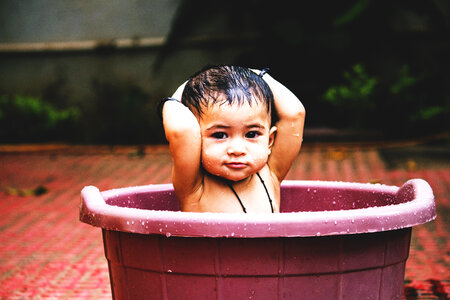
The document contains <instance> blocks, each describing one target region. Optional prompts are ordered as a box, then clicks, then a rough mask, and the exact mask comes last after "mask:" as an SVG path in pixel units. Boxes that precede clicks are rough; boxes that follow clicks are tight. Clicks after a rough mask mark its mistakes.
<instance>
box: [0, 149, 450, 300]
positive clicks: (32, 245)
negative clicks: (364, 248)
mask: <svg viewBox="0 0 450 300" xmlns="http://www.w3.org/2000/svg"><path fill="white" fill-rule="evenodd" d="M143 154H144V155H143ZM170 166H171V159H170V154H169V152H168V149H167V147H165V146H157V147H145V148H143V149H135V148H130V147H128V148H127V147H123V148H118V147H115V148H109V147H88V146H78V147H68V146H61V145H59V146H58V145H56V146H55V145H47V146H46V147H4V146H3V147H0V216H1V218H0V299H42V298H49V299H110V298H111V292H110V284H109V278H108V269H107V263H106V260H105V258H104V254H103V244H102V238H101V232H100V229H98V228H94V227H90V226H88V225H86V224H83V223H80V222H79V221H78V205H79V194H80V191H81V189H82V188H83V187H84V186H86V185H95V186H97V187H99V188H100V190H106V189H110V188H117V187H125V186H133V185H145V184H150V183H166V182H169V180H170ZM411 178H423V179H425V180H426V181H428V182H429V183H430V185H431V186H432V188H433V190H434V194H435V197H436V202H437V210H438V218H437V220H436V221H434V222H431V223H428V224H425V225H420V226H416V227H414V230H413V237H412V241H411V251H410V258H409V260H408V262H407V267H406V276H405V299H448V298H449V296H448V293H449V291H450V283H449V279H450V278H449V273H450V272H449V263H450V240H449V237H450V235H449V233H450V232H449V228H450V226H449V223H450V218H449V209H450V196H449V195H450V193H449V188H450V169H449V168H448V167H446V166H439V165H437V166H434V167H427V168H423V167H421V166H420V164H419V165H417V164H415V163H413V164H408V165H407V166H406V167H398V168H394V169H389V168H387V166H386V163H385V161H383V159H382V157H381V156H380V152H379V149H378V148H377V147H370V146H365V147H355V146H349V145H320V144H318V145H305V146H304V148H303V149H302V152H301V154H300V155H299V157H298V159H297V161H296V162H295V164H294V166H293V167H292V170H291V172H290V173H289V175H288V178H287V179H302V180H313V179H314V180H341V181H355V182H380V183H384V184H389V185H401V184H403V183H404V182H405V181H407V180H408V179H411ZM36 194H41V195H36Z"/></svg>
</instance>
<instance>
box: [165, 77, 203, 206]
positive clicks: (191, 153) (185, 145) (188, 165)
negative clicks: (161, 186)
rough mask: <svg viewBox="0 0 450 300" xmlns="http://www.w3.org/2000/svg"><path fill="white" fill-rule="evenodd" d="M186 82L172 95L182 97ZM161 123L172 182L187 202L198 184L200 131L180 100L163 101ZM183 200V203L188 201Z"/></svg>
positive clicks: (190, 113)
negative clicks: (170, 163)
mask: <svg viewBox="0 0 450 300" xmlns="http://www.w3.org/2000/svg"><path fill="white" fill-rule="evenodd" d="M185 84H186V83H184V84H182V85H181V86H180V87H179V88H178V89H177V91H176V92H175V94H174V95H173V96H172V98H174V99H177V100H181V95H182V92H183V89H184V86H185ZM162 116H163V125H164V131H165V134H166V138H167V140H168V141H169V145H170V151H171V153H172V159H173V170H172V182H173V185H174V188H175V191H176V194H177V196H178V197H179V199H183V200H186V201H187V202H189V200H191V199H190V197H188V196H189V195H192V193H193V191H195V190H197V189H198V187H199V185H200V184H201V171H200V170H201V167H200V165H201V161H200V156H201V135H200V126H199V124H198V121H197V118H196V117H195V116H194V114H193V113H192V112H191V111H190V110H189V109H188V108H187V107H186V106H184V105H183V104H181V102H180V101H166V102H165V103H164V106H163V110H162ZM186 201H184V202H183V203H181V205H182V206H185V205H189V203H186Z"/></svg>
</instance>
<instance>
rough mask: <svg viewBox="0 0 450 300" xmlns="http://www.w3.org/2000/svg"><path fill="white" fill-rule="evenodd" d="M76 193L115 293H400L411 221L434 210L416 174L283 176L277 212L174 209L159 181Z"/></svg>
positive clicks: (425, 219) (425, 185) (263, 296)
mask: <svg viewBox="0 0 450 300" xmlns="http://www.w3.org/2000/svg"><path fill="white" fill-rule="evenodd" d="M81 197H82V201H81V207H80V219H81V221H82V222H85V223H88V224H91V225H94V226H97V227H101V228H102V231H103V240H104V247H105V255H106V258H107V260H108V265H109V273H110V279H111V289H112V294H113V296H114V298H115V299H315V300H316V299H327V300H329V299H401V297H402V290H403V280H404V272H405V262H406V259H407V258H408V253H409V243H410V238H411V227H412V226H414V225H418V224H423V223H425V222H428V221H431V220H433V219H434V218H435V217H436V212H435V204H434V196H433V192H432V190H431V188H430V186H429V185H428V183H427V182H425V181H423V180H421V179H414V180H410V181H408V182H406V183H405V184H404V185H403V186H402V187H401V188H398V187H395V186H386V185H379V184H359V183H345V182H321V181H287V182H284V183H283V185H282V189H281V212H282V213H280V214H259V215H257V214H222V213H187V212H180V211H179V205H178V201H177V199H176V198H175V196H174V193H173V189H172V186H171V185H168V184H165V185H149V186H138V187H129V188H123V189H115V190H109V191H105V192H100V191H99V190H98V189H97V188H96V187H92V186H90V187H85V188H84V189H83V191H82V193H81Z"/></svg>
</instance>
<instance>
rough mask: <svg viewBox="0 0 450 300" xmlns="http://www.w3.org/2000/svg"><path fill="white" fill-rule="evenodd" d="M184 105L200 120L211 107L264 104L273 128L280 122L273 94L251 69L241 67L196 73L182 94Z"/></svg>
mask: <svg viewBox="0 0 450 300" xmlns="http://www.w3.org/2000/svg"><path fill="white" fill-rule="evenodd" d="M181 99H182V103H183V104H184V105H186V106H187V107H188V108H189V109H190V110H191V111H192V112H193V113H194V114H195V116H196V117H197V118H201V117H202V115H203V114H204V112H205V108H208V107H209V106H210V105H212V104H219V105H223V104H229V105H233V106H234V105H242V104H244V103H248V104H250V105H252V104H255V103H257V104H263V105H265V107H266V109H267V114H268V116H269V117H270V121H271V124H275V122H276V121H277V116H276V110H275V109H274V100H273V94H272V91H271V90H270V88H269V86H268V85H267V83H266V82H265V81H264V79H262V78H261V77H260V76H258V75H257V74H255V73H254V72H253V71H251V70H250V69H248V68H244V67H238V66H224V65H221V66H209V67H206V68H204V69H203V70H201V71H199V72H197V73H195V74H194V75H193V76H192V77H190V79H189V80H188V82H187V83H186V86H185V88H184V91H183V95H182V98H181Z"/></svg>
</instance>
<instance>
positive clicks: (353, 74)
mask: <svg viewBox="0 0 450 300" xmlns="http://www.w3.org/2000/svg"><path fill="white" fill-rule="evenodd" d="M343 77H344V82H343V84H341V85H334V86H331V87H330V88H328V89H327V90H326V92H325V94H324V95H323V98H324V99H325V100H326V101H327V102H329V103H330V104H332V105H333V106H334V107H335V108H337V109H338V110H339V111H341V112H343V113H346V114H351V116H350V118H347V124H345V123H343V124H344V125H349V126H359V125H362V124H361V123H363V120H364V119H361V117H360V116H361V114H366V113H368V112H369V111H370V110H373V109H374V107H375V101H374V97H373V95H374V92H375V87H376V86H377V84H378V79H377V78H376V77H374V76H370V75H368V74H367V73H366V71H365V68H364V66H363V65H362V64H355V65H353V66H352V69H351V71H345V72H343Z"/></svg>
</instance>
